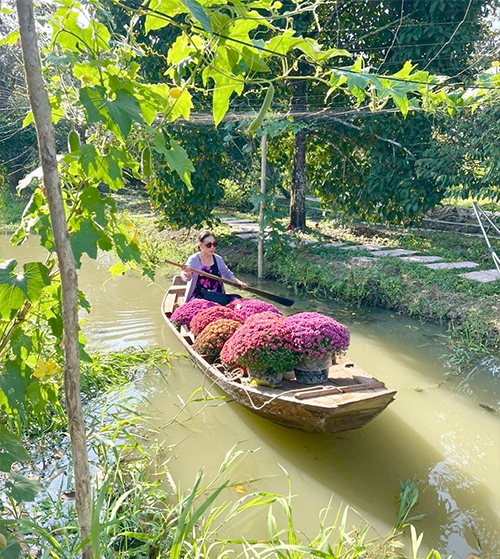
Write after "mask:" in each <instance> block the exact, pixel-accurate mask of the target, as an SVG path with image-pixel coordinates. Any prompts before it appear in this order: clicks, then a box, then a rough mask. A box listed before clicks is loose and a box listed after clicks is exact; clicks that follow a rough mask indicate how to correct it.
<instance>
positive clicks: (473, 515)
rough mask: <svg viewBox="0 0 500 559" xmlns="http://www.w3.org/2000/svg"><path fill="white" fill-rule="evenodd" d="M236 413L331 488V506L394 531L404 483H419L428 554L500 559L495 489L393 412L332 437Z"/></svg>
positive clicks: (286, 458) (282, 458)
mask: <svg viewBox="0 0 500 559" xmlns="http://www.w3.org/2000/svg"><path fill="white" fill-rule="evenodd" d="M231 408H232V409H233V412H235V413H236V415H238V416H239V418H240V419H241V420H242V421H243V422H245V424H246V425H247V426H248V428H250V429H251V430H252V431H253V432H254V433H255V436H256V437H257V438H258V439H259V440H260V441H262V442H264V443H265V445H266V446H267V447H270V448H273V450H274V452H275V453H276V454H277V455H278V456H279V462H280V463H281V464H293V465H294V467H295V468H296V469H297V470H299V471H300V472H301V473H302V476H307V477H308V478H310V479H311V480H314V481H315V483H316V484H320V485H321V486H322V487H323V488H324V489H323V495H324V503H323V505H324V506H326V502H327V500H328V498H329V495H330V494H335V495H336V496H337V497H338V498H340V499H341V500H342V501H344V502H347V503H349V505H350V506H351V507H354V508H355V509H357V510H360V511H361V510H362V511H364V513H365V514H366V515H368V518H373V519H375V518H376V519H377V520H378V521H381V522H383V523H385V524H386V525H387V526H391V525H393V524H395V522H396V519H397V514H398V507H399V504H398V500H397V496H398V494H399V492H400V490H401V486H400V483H399V480H401V481H405V480H407V479H413V478H415V479H418V480H422V481H423V483H422V484H421V485H420V498H419V505H418V506H417V507H416V509H415V510H414V511H413V512H412V514H417V513H426V518H425V519H423V520H421V521H418V522H417V523H416V526H417V528H418V529H419V530H422V531H424V532H425V541H426V543H427V545H428V546H429V547H432V546H439V547H442V549H444V550H445V551H446V552H447V553H452V552H454V556H455V557H466V556H467V555H468V554H469V553H478V552H480V551H481V550H486V551H489V552H491V553H498V551H499V547H498V543H499V541H500V539H499V538H500V532H498V531H497V530H492V524H491V521H492V519H495V512H494V510H493V509H492V508H491V506H488V505H487V503H488V502H489V500H490V497H491V490H490V489H489V488H488V487H487V486H486V485H484V484H483V483H479V482H478V481H477V480H473V479H470V478H468V476H467V475H466V474H465V473H464V472H461V471H460V470H458V469H456V468H455V467H454V466H453V465H452V464H450V463H449V461H448V460H447V459H446V457H445V456H444V455H443V454H442V453H439V452H438V451H437V450H436V448H434V447H433V446H432V445H431V444H429V442H428V441H427V440H426V439H425V438H424V437H423V436H421V435H420V434H419V432H418V430H417V429H416V428H414V427H413V426H411V425H410V424H408V423H407V422H406V421H404V420H403V419H402V418H401V417H399V416H398V415H397V414H396V413H394V412H392V410H391V409H390V408H388V409H387V410H385V411H384V412H383V414H382V415H380V416H379V417H377V418H376V419H375V420H373V422H372V423H370V424H369V425H367V426H365V427H363V428H362V429H360V430H356V431H349V432H344V433H338V434H332V435H310V434H308V433H303V432H299V431H294V432H293V434H292V433H291V432H290V430H289V429H287V428H285V427H281V426H279V425H274V424H271V423H270V422H268V421H266V420H265V419H262V418H260V417H256V416H255V415H254V414H253V413H251V412H249V411H247V410H245V409H243V408H241V406H239V405H238V404H236V403H232V404H231ZM292 490H293V491H295V490H296V488H295V487H292ZM452 494H453V495H454V497H453V498H452V497H451V495H452ZM305 502H307V497H306V499H305ZM478 503H482V506H481V507H478ZM429 511H431V512H429ZM493 522H494V520H493ZM454 540H456V541H454ZM438 542H439V543H438Z"/></svg>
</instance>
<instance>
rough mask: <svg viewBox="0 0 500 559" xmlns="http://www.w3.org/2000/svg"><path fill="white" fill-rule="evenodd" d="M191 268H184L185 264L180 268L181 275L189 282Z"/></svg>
mask: <svg viewBox="0 0 500 559" xmlns="http://www.w3.org/2000/svg"><path fill="white" fill-rule="evenodd" d="M191 272H192V270H191V268H190V267H189V266H186V264H184V265H183V266H182V275H183V276H184V278H185V280H186V281H189V279H190V278H191Z"/></svg>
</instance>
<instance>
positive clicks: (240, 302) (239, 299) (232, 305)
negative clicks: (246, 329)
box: [226, 297, 251, 311]
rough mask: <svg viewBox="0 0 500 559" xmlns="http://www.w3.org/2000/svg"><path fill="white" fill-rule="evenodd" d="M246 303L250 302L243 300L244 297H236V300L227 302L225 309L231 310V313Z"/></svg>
mask: <svg viewBox="0 0 500 559" xmlns="http://www.w3.org/2000/svg"><path fill="white" fill-rule="evenodd" d="M246 301H251V299H245V298H244V297H237V298H236V299H233V300H232V301H229V303H228V304H227V305H226V307H227V308H228V309H233V311H234V310H235V311H237V310H238V309H240V308H241V307H242V306H243V305H244V304H245V302H246Z"/></svg>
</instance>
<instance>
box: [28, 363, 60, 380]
mask: <svg viewBox="0 0 500 559" xmlns="http://www.w3.org/2000/svg"><path fill="white" fill-rule="evenodd" d="M61 370H62V367H61V366H60V365H58V364H57V363H56V361H55V360H54V359H49V360H48V361H43V359H39V360H38V361H37V362H36V367H35V369H34V370H33V376H34V377H36V378H37V379H39V380H43V379H44V378H45V377H46V376H48V377H52V376H54V375H56V374H57V373H59V372H60V371H61Z"/></svg>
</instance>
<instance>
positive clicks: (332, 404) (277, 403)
mask: <svg viewBox="0 0 500 559" xmlns="http://www.w3.org/2000/svg"><path fill="white" fill-rule="evenodd" d="M185 285H186V284H185V283H184V281H183V280H182V279H181V278H180V277H179V276H177V277H175V278H174V280H173V283H172V285H171V287H170V289H169V290H168V291H167V293H166V295H165V297H164V299H163V302H162V309H161V310H162V314H163V317H164V319H165V321H166V322H167V324H168V325H169V326H170V327H171V329H172V331H173V332H174V334H175V335H176V336H177V338H178V340H179V341H180V342H181V344H182V345H183V346H184V347H185V348H186V350H187V351H188V353H189V354H190V355H191V357H192V358H193V359H194V361H195V363H196V364H197V365H198V366H199V367H200V369H201V370H202V371H203V373H205V375H206V376H207V377H208V378H209V379H210V380H211V381H212V382H213V383H214V384H216V385H217V386H218V387H219V388H221V389H222V390H223V391H224V392H225V393H226V394H227V395H228V396H229V397H230V398H232V399H233V400H235V401H236V402H238V403H240V404H241V405H242V406H245V407H246V408H247V409H248V410H250V411H252V412H254V413H256V414H257V415H260V416H262V417H265V418H267V419H270V420H271V421H274V422H275V423H279V424H280V425H284V426H286V427H291V428H293V429H300V430H302V431H308V432H310V433H336V432H338V431H348V430H350V429H358V428H359V427H363V425H366V423H368V422H369V421H371V420H372V419H373V418H374V417H376V416H377V415H378V414H379V413H380V412H382V411H383V410H384V409H385V408H386V407H387V406H388V405H389V404H390V403H391V402H392V401H393V400H394V396H395V394H396V391H395V390H389V389H387V388H386V386H385V384H384V383H383V382H380V381H378V380H377V379H375V378H374V377H372V376H370V375H368V373H367V372H366V371H364V370H363V369H361V368H360V367H358V366H357V365H356V364H355V363H353V362H352V361H351V360H349V359H347V358H346V357H338V358H337V363H335V364H334V365H332V366H331V367H330V369H329V373H328V380H327V382H325V383H323V384H319V385H315V386H307V385H304V384H299V383H297V381H295V380H283V381H282V382H281V383H280V385H279V386H278V387H277V388H267V387H264V386H253V385H252V384H250V382H249V381H248V380H247V379H246V378H236V379H234V380H232V379H231V377H230V376H228V375H227V371H225V368H224V366H223V365H221V364H210V363H208V362H207V361H206V360H205V359H204V358H203V357H202V356H201V355H199V354H198V353H197V352H195V351H194V349H193V347H192V345H193V341H194V337H193V335H192V334H191V333H190V332H189V331H188V330H186V329H185V328H181V330H178V329H177V328H176V327H175V326H174V325H173V324H172V323H171V322H170V316H171V314H172V312H173V311H174V310H175V309H176V308H177V307H178V306H179V305H182V303H183V302H184V290H185Z"/></svg>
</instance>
